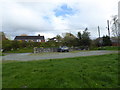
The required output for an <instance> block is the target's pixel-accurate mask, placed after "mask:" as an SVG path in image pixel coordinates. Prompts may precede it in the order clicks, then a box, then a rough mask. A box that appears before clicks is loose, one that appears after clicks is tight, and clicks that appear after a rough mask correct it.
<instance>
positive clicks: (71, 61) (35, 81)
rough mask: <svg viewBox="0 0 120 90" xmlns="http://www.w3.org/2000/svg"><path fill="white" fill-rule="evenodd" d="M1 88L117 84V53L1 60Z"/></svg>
mask: <svg viewBox="0 0 120 90" xmlns="http://www.w3.org/2000/svg"><path fill="white" fill-rule="evenodd" d="M2 66H3V68H2V69H3V73H2V76H3V81H2V84H3V88H117V87H119V86H118V55H117V54H109V55H100V56H87V57H76V58H66V59H49V60H38V61H3V65H2Z"/></svg>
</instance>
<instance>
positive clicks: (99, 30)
mask: <svg viewBox="0 0 120 90" xmlns="http://www.w3.org/2000/svg"><path fill="white" fill-rule="evenodd" d="M98 34H99V39H100V27H99V26H98Z"/></svg>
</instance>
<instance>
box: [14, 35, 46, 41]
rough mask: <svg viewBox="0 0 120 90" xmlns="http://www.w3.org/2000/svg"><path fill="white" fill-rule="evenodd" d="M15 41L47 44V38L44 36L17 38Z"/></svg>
mask: <svg viewBox="0 0 120 90" xmlns="http://www.w3.org/2000/svg"><path fill="white" fill-rule="evenodd" d="M14 40H17V41H26V42H29V41H32V42H45V38H44V36H40V34H39V35H38V36H16V37H15V39H14Z"/></svg>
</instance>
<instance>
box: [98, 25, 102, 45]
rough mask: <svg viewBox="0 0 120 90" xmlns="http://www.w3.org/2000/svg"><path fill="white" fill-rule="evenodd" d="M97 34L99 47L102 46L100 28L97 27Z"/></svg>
mask: <svg viewBox="0 0 120 90" xmlns="http://www.w3.org/2000/svg"><path fill="white" fill-rule="evenodd" d="M98 34H99V39H98V41H99V46H102V44H101V41H100V27H99V26H98Z"/></svg>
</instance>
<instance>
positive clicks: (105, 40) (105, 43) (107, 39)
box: [102, 35, 112, 46]
mask: <svg viewBox="0 0 120 90" xmlns="http://www.w3.org/2000/svg"><path fill="white" fill-rule="evenodd" d="M102 38H103V46H111V45H112V43H111V40H110V37H109V36H107V35H106V36H103V37H102Z"/></svg>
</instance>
